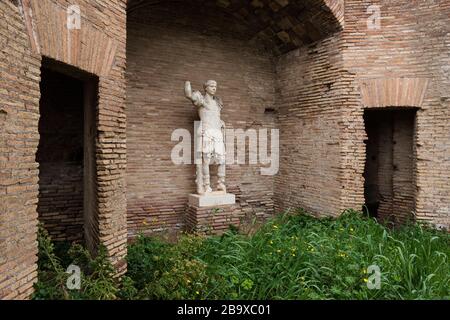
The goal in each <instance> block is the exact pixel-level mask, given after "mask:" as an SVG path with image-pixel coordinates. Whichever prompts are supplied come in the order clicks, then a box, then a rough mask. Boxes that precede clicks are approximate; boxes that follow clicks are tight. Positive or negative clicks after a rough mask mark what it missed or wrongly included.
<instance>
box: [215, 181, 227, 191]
mask: <svg viewBox="0 0 450 320" xmlns="http://www.w3.org/2000/svg"><path fill="white" fill-rule="evenodd" d="M217 190H218V191H223V192H227V188H226V187H225V184H224V183H223V182H219V184H218V185H217Z"/></svg>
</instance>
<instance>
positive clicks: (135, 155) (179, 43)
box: [127, 3, 276, 236]
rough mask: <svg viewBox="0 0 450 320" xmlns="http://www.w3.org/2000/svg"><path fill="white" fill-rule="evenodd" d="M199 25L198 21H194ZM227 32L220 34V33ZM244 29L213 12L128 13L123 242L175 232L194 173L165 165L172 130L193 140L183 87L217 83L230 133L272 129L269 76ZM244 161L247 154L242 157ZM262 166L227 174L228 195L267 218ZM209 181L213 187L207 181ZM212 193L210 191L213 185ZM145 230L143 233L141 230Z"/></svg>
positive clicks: (267, 186) (268, 181)
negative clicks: (142, 235)
mask: <svg viewBox="0 0 450 320" xmlns="http://www.w3.org/2000/svg"><path fill="white" fill-rule="evenodd" d="M200 16H201V17H202V18H201V19H199V17H200ZM224 26H226V28H225V27H224ZM246 32H247V31H246V28H245V26H243V25H242V24H240V23H238V22H236V21H235V20H234V19H233V17H231V16H227V15H225V14H223V13H221V11H220V10H219V9H217V8H216V9H211V8H207V7H201V6H200V7H197V6H191V7H186V6H183V5H182V4H180V3H175V4H166V5H164V6H156V5H155V6H150V7H144V8H141V9H140V10H138V11H136V12H131V13H129V17H128V48H127V59H128V60H127V64H128V68H127V121H128V125H127V139H128V144H127V147H128V166H127V201H128V226H129V234H130V235H131V236H133V235H134V234H135V233H136V232H137V231H138V230H144V229H145V230H148V231H152V230H158V229H161V228H169V229H170V230H173V229H174V228H175V229H176V228H181V227H182V225H183V215H184V213H185V209H186V204H187V199H188V195H189V193H194V192H195V182H194V180H195V170H194V165H181V166H176V165H175V164H173V163H172V161H171V151H172V148H173V147H174V146H175V145H176V144H177V143H178V141H171V134H172V132H173V131H174V130H175V129H178V128H184V129H188V130H189V131H190V132H191V134H192V132H193V125H194V121H195V120H197V119H198V115H197V110H195V108H194V107H193V106H192V104H191V102H190V101H188V100H187V99H186V98H185V97H184V92H183V90H184V81H186V80H190V81H191V82H192V85H193V88H194V89H196V90H201V91H203V88H202V85H203V83H204V81H206V80H208V79H215V80H217V81H218V93H217V94H218V96H220V97H222V99H223V101H224V109H223V111H222V119H223V120H224V121H225V122H226V124H227V126H228V127H229V128H231V127H234V128H240V129H243V130H246V129H248V128H255V129H258V128H260V127H264V128H267V127H269V128H271V127H274V126H275V121H276V119H275V118H276V117H275V115H274V113H273V112H269V113H265V109H266V108H267V109H271V110H274V109H275V108H276V106H275V96H274V69H273V67H272V63H271V60H270V58H269V56H268V55H267V54H265V53H264V52H261V51H258V50H257V48H258V47H257V45H256V44H252V43H248V41H246V39H247V35H246ZM247 153H248V151H247ZM259 168H260V165H252V166H249V165H248V159H247V162H246V165H241V166H240V165H237V164H236V165H229V166H227V187H228V191H229V192H232V193H235V194H237V197H238V202H239V203H240V205H241V207H242V208H243V209H244V211H246V212H248V213H249V214H253V215H254V214H265V215H267V214H271V213H272V212H273V199H272V198H273V177H271V176H261V175H260V173H259ZM213 181H214V180H213ZM214 186H215V185H214ZM144 223H145V224H146V225H144Z"/></svg>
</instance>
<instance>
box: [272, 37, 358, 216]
mask: <svg viewBox="0 0 450 320" xmlns="http://www.w3.org/2000/svg"><path fill="white" fill-rule="evenodd" d="M341 43H342V42H341V36H340V34H335V35H333V37H329V38H327V39H325V40H323V41H320V42H318V43H316V44H315V45H312V46H309V47H305V48H301V49H299V50H296V51H293V52H291V53H289V54H286V55H284V56H282V57H280V59H279V60H278V62H277V93H278V95H277V97H278V99H279V108H280V111H279V125H280V130H281V131H280V141H281V142H280V155H281V156H280V174H279V175H278V176H277V178H276V188H275V201H276V206H277V208H278V209H280V210H286V209H288V208H294V209H295V208H303V209H306V210H307V211H309V212H311V213H313V214H318V215H336V214H338V213H340V211H341V210H342V209H343V208H342V183H343V179H345V177H344V176H343V169H342V163H341V157H342V146H341V144H340V139H341V136H342V132H343V128H342V117H343V112H344V110H345V109H346V108H347V107H348V106H349V105H351V104H353V103H354V98H352V97H354V96H355V88H354V87H353V86H352V84H351V83H352V75H349V74H348V73H347V72H346V71H345V70H344V69H343V66H342V62H343V60H342V55H341V51H340V50H341Z"/></svg>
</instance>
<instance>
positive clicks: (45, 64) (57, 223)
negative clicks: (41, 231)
mask: <svg viewBox="0 0 450 320" xmlns="http://www.w3.org/2000/svg"><path fill="white" fill-rule="evenodd" d="M40 91H41V99H40V102H39V111H40V119H39V135H40V139H39V146H38V151H37V153H36V161H37V163H38V164H39V199H38V206H37V211H38V215H39V221H40V223H42V224H43V226H44V228H45V229H46V230H47V231H48V232H49V234H50V236H51V237H52V240H54V241H66V242H77V243H83V244H85V245H87V247H88V248H89V249H95V244H96V243H98V242H97V241H96V240H97V239H98V223H97V219H96V217H97V214H96V211H97V205H96V203H97V199H96V171H95V164H96V163H95V138H96V114H97V112H96V110H97V97H98V78H97V77H96V76H93V75H91V74H88V73H85V72H83V71H81V70H78V69H76V68H74V67H71V66H68V65H65V64H62V63H59V62H56V61H54V60H51V59H48V58H43V60H42V67H41V83H40Z"/></svg>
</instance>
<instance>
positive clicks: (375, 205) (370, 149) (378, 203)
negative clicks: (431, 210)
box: [364, 108, 417, 225]
mask: <svg viewBox="0 0 450 320" xmlns="http://www.w3.org/2000/svg"><path fill="white" fill-rule="evenodd" d="M416 113H417V109H413V108H383V109H382V110H381V109H366V110H365V112H364V123H365V128H366V133H367V137H368V139H367V140H366V141H365V143H366V164H365V169H364V179H365V183H364V196H365V206H364V209H365V210H366V211H367V213H368V214H369V216H371V217H375V218H377V219H378V220H379V221H382V222H390V223H393V224H394V225H395V224H401V223H404V222H406V221H407V220H410V219H412V218H413V217H414V214H413V211H414V208H415V194H416V188H415V175H414V168H415V148H414V138H415V121H416Z"/></svg>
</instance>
